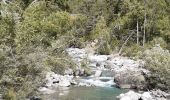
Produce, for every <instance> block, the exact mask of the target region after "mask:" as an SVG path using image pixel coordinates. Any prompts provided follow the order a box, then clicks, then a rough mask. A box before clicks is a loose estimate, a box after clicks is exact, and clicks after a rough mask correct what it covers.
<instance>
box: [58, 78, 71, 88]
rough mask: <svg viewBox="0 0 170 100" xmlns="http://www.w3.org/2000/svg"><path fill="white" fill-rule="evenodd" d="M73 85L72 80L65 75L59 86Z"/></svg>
mask: <svg viewBox="0 0 170 100" xmlns="http://www.w3.org/2000/svg"><path fill="white" fill-rule="evenodd" d="M70 85H71V83H70V80H68V79H67V78H65V77H63V78H62V79H61V80H60V81H59V86H61V87H69V86H70Z"/></svg>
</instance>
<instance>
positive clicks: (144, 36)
mask: <svg viewBox="0 0 170 100" xmlns="http://www.w3.org/2000/svg"><path fill="white" fill-rule="evenodd" d="M144 6H145V15H144V17H145V18H144V26H143V27H144V30H143V31H144V32H143V47H144V46H145V42H146V0H144Z"/></svg>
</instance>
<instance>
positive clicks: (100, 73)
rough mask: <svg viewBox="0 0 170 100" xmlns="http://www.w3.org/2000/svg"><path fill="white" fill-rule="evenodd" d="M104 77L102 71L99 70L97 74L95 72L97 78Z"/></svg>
mask: <svg viewBox="0 0 170 100" xmlns="http://www.w3.org/2000/svg"><path fill="white" fill-rule="evenodd" d="M101 75H102V71H101V70H97V71H96V72H95V75H94V76H95V77H100V76H101Z"/></svg>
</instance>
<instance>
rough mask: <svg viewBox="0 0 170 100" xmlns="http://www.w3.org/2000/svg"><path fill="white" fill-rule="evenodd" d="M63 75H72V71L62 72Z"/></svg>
mask: <svg viewBox="0 0 170 100" xmlns="http://www.w3.org/2000/svg"><path fill="white" fill-rule="evenodd" d="M64 74H65V75H73V70H72V69H67V70H65V71H64Z"/></svg>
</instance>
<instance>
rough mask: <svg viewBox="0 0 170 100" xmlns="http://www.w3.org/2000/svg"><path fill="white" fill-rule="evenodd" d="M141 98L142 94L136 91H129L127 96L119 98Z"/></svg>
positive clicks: (121, 95) (132, 99)
mask: <svg viewBox="0 0 170 100" xmlns="http://www.w3.org/2000/svg"><path fill="white" fill-rule="evenodd" d="M140 97H141V94H138V93H135V92H134V91H131V90H130V91H129V92H127V93H125V94H120V95H119V96H118V98H119V99H120V100H139V99H140Z"/></svg>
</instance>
